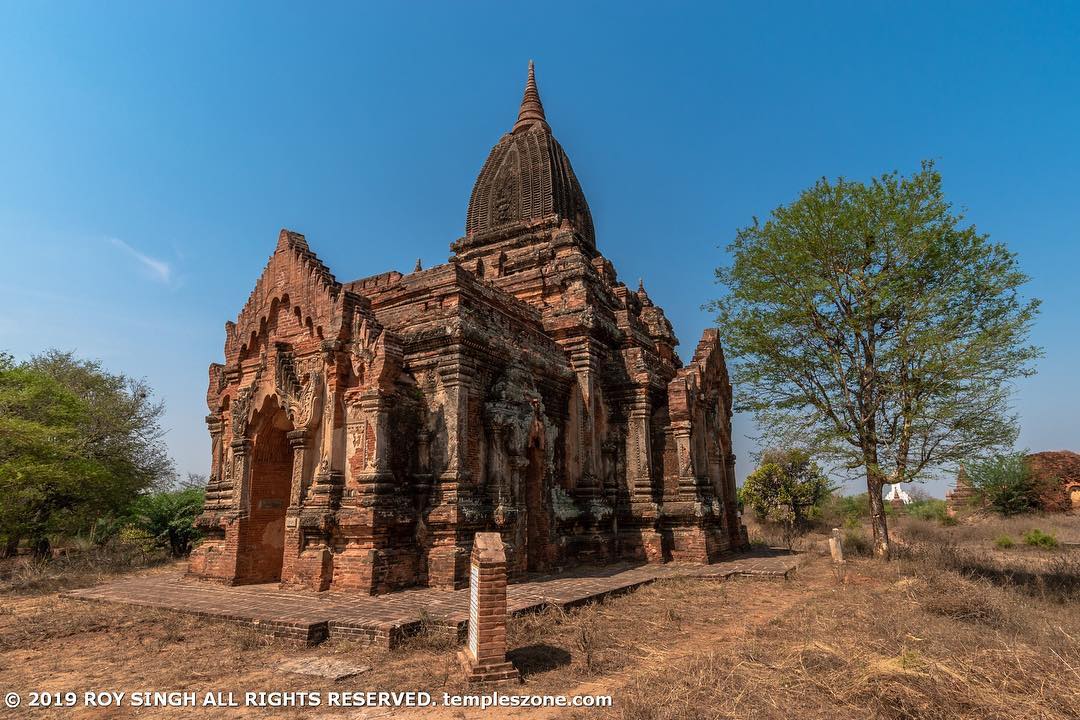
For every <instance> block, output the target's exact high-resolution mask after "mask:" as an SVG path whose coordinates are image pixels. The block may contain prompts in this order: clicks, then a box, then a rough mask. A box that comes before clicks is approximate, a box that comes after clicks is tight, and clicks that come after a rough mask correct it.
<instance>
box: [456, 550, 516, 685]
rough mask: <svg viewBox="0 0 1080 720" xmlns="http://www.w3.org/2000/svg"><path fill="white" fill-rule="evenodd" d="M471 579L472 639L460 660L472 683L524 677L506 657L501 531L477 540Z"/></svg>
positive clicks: (470, 638) (470, 630) (503, 554)
mask: <svg viewBox="0 0 1080 720" xmlns="http://www.w3.org/2000/svg"><path fill="white" fill-rule="evenodd" d="M470 571H471V572H470V582H469V640H468V643H466V645H465V649H464V650H462V651H461V652H460V653H458V659H459V660H460V661H461V665H462V667H463V668H464V669H465V679H466V680H468V681H469V682H497V683H509V682H516V681H518V680H519V679H520V675H519V674H518V670H517V668H515V667H514V665H513V663H511V662H509V661H508V660H507V659H506V549H505V548H504V547H503V542H502V537H501V536H500V535H499V533H477V534H476V536H475V538H474V539H473V549H472V557H471V563H470Z"/></svg>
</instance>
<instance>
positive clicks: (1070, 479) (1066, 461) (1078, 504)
mask: <svg viewBox="0 0 1080 720" xmlns="http://www.w3.org/2000/svg"><path fill="white" fill-rule="evenodd" d="M1026 460H1027V464H1028V467H1029V468H1030V470H1031V475H1032V477H1033V479H1034V481H1035V484H1036V486H1037V487H1038V489H1039V503H1038V504H1039V506H1040V509H1041V510H1043V511H1045V512H1068V511H1070V510H1080V454H1077V453H1074V452H1072V451H1069V450H1048V451H1044V452H1037V453H1030V454H1028V455H1027V456H1026ZM945 503H946V508H947V509H948V512H949V514H950V515H957V514H958V513H962V512H964V511H966V510H972V509H977V508H980V507H982V506H983V504H982V502H981V501H980V500H979V497H978V495H977V493H976V492H975V489H974V488H973V487H972V485H971V481H970V480H969V479H968V477H967V472H966V471H965V470H964V468H962V467H961V468H960V470H959V472H958V473H957V474H956V484H955V486H954V487H953V489H952V490H950V491H946V493H945Z"/></svg>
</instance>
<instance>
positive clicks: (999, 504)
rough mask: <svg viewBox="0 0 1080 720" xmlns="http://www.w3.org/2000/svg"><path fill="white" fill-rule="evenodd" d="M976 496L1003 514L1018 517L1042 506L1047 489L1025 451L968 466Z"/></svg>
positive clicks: (996, 456) (967, 470) (994, 457)
mask: <svg viewBox="0 0 1080 720" xmlns="http://www.w3.org/2000/svg"><path fill="white" fill-rule="evenodd" d="M965 471H966V473H967V477H968V481H969V482H970V483H971V487H972V489H973V490H974V491H975V493H976V495H977V496H978V497H979V498H981V499H982V500H983V501H984V502H986V503H987V504H989V505H990V507H992V508H994V509H995V510H997V511H998V512H999V513H1001V514H1002V515H1018V514H1020V513H1024V512H1031V511H1032V510H1037V509H1039V507H1040V498H1041V495H1042V490H1043V488H1042V487H1041V485H1040V483H1039V481H1038V480H1037V479H1036V478H1035V476H1034V474H1033V473H1032V471H1031V466H1030V465H1029V463H1028V460H1027V454H1026V453H1023V452H1017V453H1007V454H1001V455H994V456H992V457H989V458H987V459H985V460H982V461H976V462H973V463H969V464H968V465H966V466H965Z"/></svg>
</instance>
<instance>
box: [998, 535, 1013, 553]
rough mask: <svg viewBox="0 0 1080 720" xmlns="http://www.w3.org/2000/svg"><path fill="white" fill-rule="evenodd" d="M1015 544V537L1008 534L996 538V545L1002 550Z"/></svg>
mask: <svg viewBox="0 0 1080 720" xmlns="http://www.w3.org/2000/svg"><path fill="white" fill-rule="evenodd" d="M1015 544H1016V543H1015V542H1013V539H1012V538H1011V537H1009V536H1008V535H999V536H998V538H997V539H996V540H994V545H996V546H997V547H998V548H999V549H1001V550H1008V549H1009V548H1011V547H1012V546H1013V545H1015Z"/></svg>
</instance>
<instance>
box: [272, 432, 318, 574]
mask: <svg viewBox="0 0 1080 720" xmlns="http://www.w3.org/2000/svg"><path fill="white" fill-rule="evenodd" d="M287 437H288V439H289V447H291V448H292V452H293V467H292V479H291V481H290V485H289V507H288V509H287V510H286V511H285V550H284V557H283V559H282V562H281V584H282V585H292V584H301V583H298V582H297V581H298V578H297V570H298V563H297V560H298V559H299V558H300V550H301V548H302V547H303V545H304V535H303V531H302V530H301V529H300V506H301V504H302V503H303V498H304V465H305V463H306V462H307V451H308V445H309V438H308V431H307V430H305V429H303V428H301V429H299V430H291V431H289V434H288V435H287ZM316 589H319V590H324V589H325V588H323V587H317V588H316Z"/></svg>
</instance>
